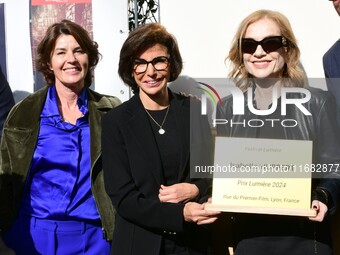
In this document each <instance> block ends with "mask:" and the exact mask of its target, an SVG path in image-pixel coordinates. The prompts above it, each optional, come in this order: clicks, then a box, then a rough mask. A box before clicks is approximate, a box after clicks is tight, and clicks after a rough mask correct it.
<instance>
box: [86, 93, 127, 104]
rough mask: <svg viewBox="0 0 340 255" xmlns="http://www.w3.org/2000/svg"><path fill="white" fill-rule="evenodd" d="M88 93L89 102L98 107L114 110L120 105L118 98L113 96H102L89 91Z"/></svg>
mask: <svg viewBox="0 0 340 255" xmlns="http://www.w3.org/2000/svg"><path fill="white" fill-rule="evenodd" d="M88 93H89V101H92V102H95V103H96V104H98V106H99V107H104V108H114V107H117V106H118V105H120V104H121V101H120V100H119V98H117V97H115V96H109V95H104V94H101V93H98V92H96V91H93V90H91V89H89V90H88Z"/></svg>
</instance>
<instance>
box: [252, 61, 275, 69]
mask: <svg viewBox="0 0 340 255" xmlns="http://www.w3.org/2000/svg"><path fill="white" fill-rule="evenodd" d="M270 62H271V61H270V60H261V61H253V62H252V63H253V65H254V66H255V67H257V68H264V67H267V66H268V65H269V64H270Z"/></svg>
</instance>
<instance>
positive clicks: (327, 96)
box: [306, 87, 332, 103]
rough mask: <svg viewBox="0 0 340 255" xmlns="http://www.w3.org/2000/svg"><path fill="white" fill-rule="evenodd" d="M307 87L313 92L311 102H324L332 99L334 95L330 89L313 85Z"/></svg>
mask: <svg viewBox="0 0 340 255" xmlns="http://www.w3.org/2000/svg"><path fill="white" fill-rule="evenodd" d="M306 89H307V90H308V91H309V92H310V93H311V102H315V103H323V102H326V101H328V100H332V95H331V93H330V92H329V91H325V90H322V89H319V88H313V87H309V88H306Z"/></svg>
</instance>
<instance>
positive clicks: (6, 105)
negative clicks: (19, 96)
mask: <svg viewBox="0 0 340 255" xmlns="http://www.w3.org/2000/svg"><path fill="white" fill-rule="evenodd" d="M13 106H14V98H13V94H12V90H11V87H10V86H9V84H8V82H7V80H6V77H5V75H4V74H3V72H2V69H1V66H0V141H1V136H2V127H3V125H4V122H5V120H6V117H7V114H8V113H9V111H10V110H11V109H12V107H13Z"/></svg>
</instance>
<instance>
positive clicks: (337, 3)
mask: <svg viewBox="0 0 340 255" xmlns="http://www.w3.org/2000/svg"><path fill="white" fill-rule="evenodd" d="M330 1H332V2H333V6H334V9H335V10H336V12H337V13H338V15H339V16H340V0H330ZM323 68H324V72H325V77H326V82H327V88H328V91H329V92H331V93H332V94H333V96H334V97H335V101H336V105H337V106H336V109H337V121H338V125H339V127H340V39H339V40H337V41H336V42H335V43H334V44H333V46H332V47H331V48H330V49H329V50H328V51H327V52H326V53H325V55H324V56H323Z"/></svg>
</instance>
